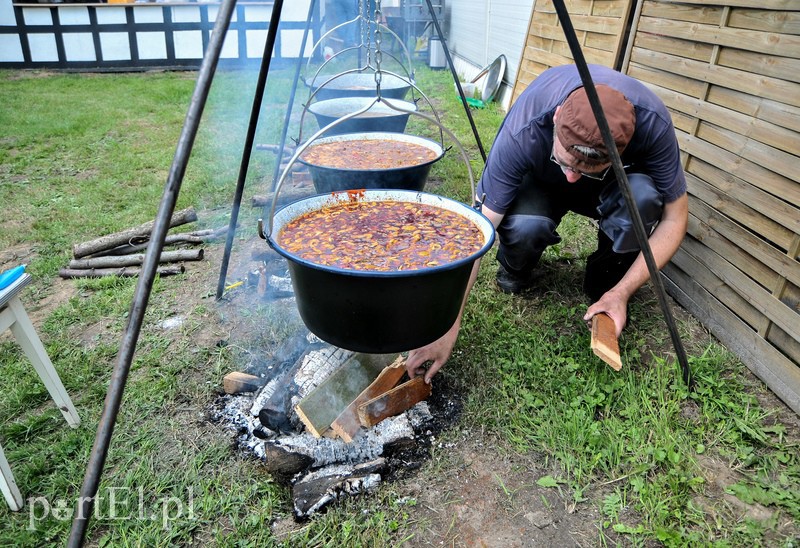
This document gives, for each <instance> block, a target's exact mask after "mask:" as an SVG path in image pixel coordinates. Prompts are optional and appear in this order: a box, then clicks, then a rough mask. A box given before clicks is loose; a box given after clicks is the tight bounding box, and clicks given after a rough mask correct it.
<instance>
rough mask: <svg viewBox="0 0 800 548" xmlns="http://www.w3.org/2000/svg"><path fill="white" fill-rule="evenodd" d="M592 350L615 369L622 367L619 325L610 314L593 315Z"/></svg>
mask: <svg viewBox="0 0 800 548" xmlns="http://www.w3.org/2000/svg"><path fill="white" fill-rule="evenodd" d="M591 347H592V351H593V352H594V353H595V355H596V356H597V357H598V358H600V359H601V360H603V361H604V362H606V363H607V364H608V365H610V366H611V367H612V369H614V371H619V370H620V369H622V359H621V358H620V356H619V342H618V341H617V326H616V325H615V324H614V320H612V319H611V317H610V316H609V315H608V314H603V313H600V314H595V315H594V316H592V343H591Z"/></svg>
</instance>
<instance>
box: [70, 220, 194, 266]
mask: <svg viewBox="0 0 800 548" xmlns="http://www.w3.org/2000/svg"><path fill="white" fill-rule="evenodd" d="M196 220H197V213H196V212H195V210H194V208H193V207H188V208H186V209H182V210H180V211H176V212H175V213H173V215H172V219H171V220H170V224H169V226H170V228H171V227H175V226H179V225H183V224H186V223H191V222H193V221H196ZM153 224H154V221H148V222H146V223H144V224H141V225H139V226H137V227H134V228H130V229H128V230H123V231H122V232H116V233H114V234H108V235H106V236H101V237H100V238H96V239H94V240H90V241H88V242H82V243H79V244H75V245H73V246H72V254H73V256H74V257H75V258H76V259H80V258H81V257H86V256H87V255H94V254H96V253H98V252H100V251H103V250H106V249H112V248H115V247H118V246H121V245H125V244H127V243H129V242H131V241H132V240H135V239H136V238H142V237H146V238H149V237H150V233H151V232H152V231H153Z"/></svg>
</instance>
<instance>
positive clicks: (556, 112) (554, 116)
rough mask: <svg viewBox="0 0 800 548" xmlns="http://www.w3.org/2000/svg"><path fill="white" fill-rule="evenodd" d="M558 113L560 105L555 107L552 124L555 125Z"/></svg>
mask: <svg viewBox="0 0 800 548" xmlns="http://www.w3.org/2000/svg"><path fill="white" fill-rule="evenodd" d="M559 112H561V105H558V106H557V107H556V111H555V112H554V113H553V124H555V123H556V120H558V113H559Z"/></svg>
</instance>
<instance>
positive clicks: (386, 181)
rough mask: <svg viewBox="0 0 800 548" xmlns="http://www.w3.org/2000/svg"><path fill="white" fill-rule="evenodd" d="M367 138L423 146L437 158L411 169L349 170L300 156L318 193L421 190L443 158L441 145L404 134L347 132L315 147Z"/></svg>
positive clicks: (321, 139) (315, 142)
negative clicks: (433, 167)
mask: <svg viewBox="0 0 800 548" xmlns="http://www.w3.org/2000/svg"><path fill="white" fill-rule="evenodd" d="M365 139H370V140H371V139H389V140H393V141H400V142H404V143H413V144H417V145H422V146H424V147H426V148H428V149H430V150H432V151H434V153H435V154H436V157H435V158H434V159H433V160H430V161H428V162H425V163H422V164H417V165H413V166H409V167H397V168H387V169H346V168H337V167H327V166H322V165H315V164H311V163H309V162H307V161H305V160H303V158H302V156H301V157H300V158H298V161H299V162H300V163H302V164H304V165H306V166H308V171H309V173H310V174H311V180H312V181H313V182H314V188H315V189H316V191H317V192H318V193H326V192H335V191H339V190H352V189H356V188H366V189H401V190H422V189H423V188H424V187H425V182H426V181H427V180H428V173H430V170H431V166H433V164H434V163H435V162H437V161H439V160H440V159H441V158H442V157H443V156H444V149H443V148H442V146H441V145H440V144H439V143H437V142H435V141H431V140H430V139H425V138H424V137H417V136H415V135H407V134H405V133H382V132H368V133H346V134H344V135H334V136H332V137H322V138H320V139H317V140H316V141H314V143H313V144H312V146H313V145H317V144H322V143H331V142H339V141H362V140H365ZM309 148H310V147H309Z"/></svg>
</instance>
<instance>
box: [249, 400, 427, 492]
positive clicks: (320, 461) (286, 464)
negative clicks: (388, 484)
mask: <svg viewBox="0 0 800 548" xmlns="http://www.w3.org/2000/svg"><path fill="white" fill-rule="evenodd" d="M413 439H414V428H413V426H412V423H411V419H410V418H409V416H408V415H407V414H403V415H398V416H397V417H392V418H391V419H387V420H385V421H383V422H382V423H380V424H379V425H377V426H376V427H375V428H371V429H370V430H367V431H365V432H364V435H363V436H359V437H358V439H357V440H356V441H355V442H353V443H347V442H345V441H343V440H339V439H332V438H316V437H314V436H312V435H311V434H309V433H302V434H297V435H288V436H281V437H279V438H277V439H270V440H265V441H264V446H263V454H264V457H263V458H264V464H265V467H266V469H267V471H268V472H269V473H271V474H273V475H274V476H275V479H276V480H277V479H279V478H290V477H293V476H294V475H296V474H297V473H298V472H302V471H305V470H308V469H310V468H319V467H322V466H328V465H331V464H337V463H348V464H354V463H360V462H365V461H369V460H372V459H375V458H377V457H380V456H382V455H383V454H384V451H386V448H387V447H392V446H395V445H402V444H404V443H408V442H410V441H412V440H413Z"/></svg>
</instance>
